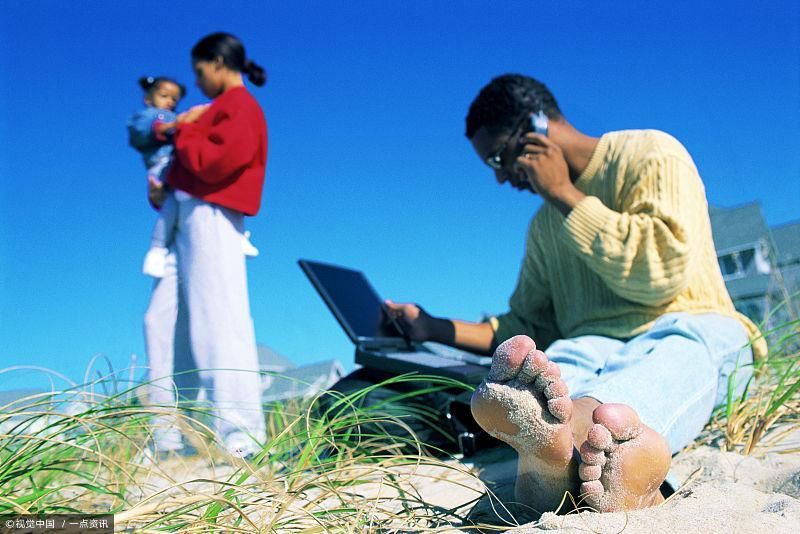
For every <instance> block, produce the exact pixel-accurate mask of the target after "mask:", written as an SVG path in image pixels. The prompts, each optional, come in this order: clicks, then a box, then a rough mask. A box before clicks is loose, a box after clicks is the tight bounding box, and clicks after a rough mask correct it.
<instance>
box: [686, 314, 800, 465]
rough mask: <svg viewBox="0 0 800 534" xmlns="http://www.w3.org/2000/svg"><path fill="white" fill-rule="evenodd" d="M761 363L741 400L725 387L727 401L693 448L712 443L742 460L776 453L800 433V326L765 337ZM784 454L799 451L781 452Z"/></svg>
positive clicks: (789, 325) (788, 326)
mask: <svg viewBox="0 0 800 534" xmlns="http://www.w3.org/2000/svg"><path fill="white" fill-rule="evenodd" d="M765 335H766V336H767V339H768V340H769V341H770V354H769V357H768V358H767V360H766V361H764V362H759V363H757V364H756V365H755V368H754V372H753V377H752V378H751V379H750V380H749V381H748V383H747V384H746V385H745V387H744V392H743V393H742V394H741V395H735V394H733V392H734V391H735V390H736V389H737V384H735V383H734V382H733V380H731V381H730V383H729V384H728V391H729V396H728V402H727V404H726V405H725V406H723V407H721V408H720V409H719V410H718V411H717V412H716V413H715V415H714V417H713V419H712V420H711V422H710V423H709V425H708V426H707V427H706V429H705V430H704V432H703V434H702V435H701V437H700V439H699V440H698V443H705V444H714V445H717V446H719V447H720V448H723V449H724V450H727V451H736V452H740V453H742V454H745V455H749V454H757V453H759V452H761V451H764V450H766V449H770V448H775V447H776V446H778V445H780V444H781V443H782V442H783V441H784V440H785V438H787V437H789V436H790V435H793V434H795V435H796V433H797V432H798V431H800V321H797V320H795V321H790V322H788V323H786V324H783V325H781V326H779V327H778V328H775V329H773V330H770V331H767V332H765ZM782 450H783V451H784V452H798V451H800V448H798V447H794V446H789V447H783V448H782Z"/></svg>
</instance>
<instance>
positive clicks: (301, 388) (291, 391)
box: [261, 360, 344, 402]
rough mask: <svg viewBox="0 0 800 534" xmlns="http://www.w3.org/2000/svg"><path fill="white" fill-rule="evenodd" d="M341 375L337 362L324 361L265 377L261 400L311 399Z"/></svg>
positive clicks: (342, 372) (342, 373) (341, 368)
mask: <svg viewBox="0 0 800 534" xmlns="http://www.w3.org/2000/svg"><path fill="white" fill-rule="evenodd" d="M343 375H344V368H343V367H342V364H341V363H340V362H339V360H326V361H322V362H317V363H312V364H309V365H304V366H302V367H295V368H293V369H287V370H285V371H281V372H277V373H275V374H274V375H267V376H265V377H264V381H265V386H266V387H265V389H264V391H263V393H262V395H261V400H262V401H264V402H271V401H277V400H285V399H294V398H300V397H306V398H307V397H312V396H314V395H316V394H317V393H319V392H320V391H324V390H326V389H328V388H330V387H331V386H332V385H333V384H334V383H335V382H336V381H337V380H339V378H341V377H342V376H343Z"/></svg>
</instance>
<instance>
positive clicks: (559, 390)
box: [544, 380, 569, 399]
mask: <svg viewBox="0 0 800 534" xmlns="http://www.w3.org/2000/svg"><path fill="white" fill-rule="evenodd" d="M567 395H569V388H567V384H565V383H564V381H563V380H556V381H555V382H553V383H552V384H550V385H549V386H547V387H546V388H544V396H545V397H547V398H548V399H554V398H556V397H566V396H567Z"/></svg>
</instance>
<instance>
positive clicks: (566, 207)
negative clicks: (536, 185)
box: [547, 184, 586, 217]
mask: <svg viewBox="0 0 800 534" xmlns="http://www.w3.org/2000/svg"><path fill="white" fill-rule="evenodd" d="M584 198H586V195H585V194H584V193H583V192H582V191H580V190H579V189H578V188H577V187H575V186H574V185H572V184H570V185H569V187H567V188H565V189H564V190H563V191H559V192H558V193H556V194H554V195H551V196H549V197H548V198H547V201H548V202H550V203H551V204H553V205H554V206H555V207H556V208H558V211H560V212H561V213H562V214H563V215H564V217H566V216H568V215H569V214H570V212H571V211H572V209H573V208H574V207H575V206H577V205H578V204H579V203H580V202H581V200H583V199H584Z"/></svg>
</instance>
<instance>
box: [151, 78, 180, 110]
mask: <svg viewBox="0 0 800 534" xmlns="http://www.w3.org/2000/svg"><path fill="white" fill-rule="evenodd" d="M180 99H181V88H180V87H178V86H177V85H176V84H174V83H172V82H161V83H160V84H158V87H157V88H155V89H154V90H153V91H152V92H151V93H150V94H149V95H147V98H145V102H147V103H148V104H150V105H151V106H153V107H156V108H158V109H168V110H170V111H175V108H176V107H177V106H178V101H179V100H180Z"/></svg>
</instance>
